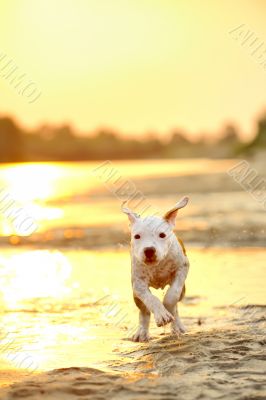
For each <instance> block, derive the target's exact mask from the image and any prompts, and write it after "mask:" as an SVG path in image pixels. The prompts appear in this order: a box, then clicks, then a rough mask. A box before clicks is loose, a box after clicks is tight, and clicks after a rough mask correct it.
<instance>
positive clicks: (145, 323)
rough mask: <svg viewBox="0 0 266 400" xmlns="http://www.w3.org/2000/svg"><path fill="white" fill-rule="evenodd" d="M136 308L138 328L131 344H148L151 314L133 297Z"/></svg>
mask: <svg viewBox="0 0 266 400" xmlns="http://www.w3.org/2000/svg"><path fill="white" fill-rule="evenodd" d="M134 301H135V303H136V306H137V307H138V308H139V327H138V330H137V332H136V333H135V334H134V335H133V337H132V340H133V342H148V341H149V338H150V337H149V325H150V316H151V313H150V311H149V310H148V309H147V307H146V306H145V304H144V303H143V302H142V301H141V300H140V299H138V298H137V297H134Z"/></svg>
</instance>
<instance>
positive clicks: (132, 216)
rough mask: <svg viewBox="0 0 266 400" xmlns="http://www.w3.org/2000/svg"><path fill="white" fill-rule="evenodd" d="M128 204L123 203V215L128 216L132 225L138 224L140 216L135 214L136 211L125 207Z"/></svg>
mask: <svg viewBox="0 0 266 400" xmlns="http://www.w3.org/2000/svg"><path fill="white" fill-rule="evenodd" d="M126 202H127V200H126V201H123V203H122V205H121V210H122V211H123V213H125V214H127V216H128V219H129V222H130V223H131V224H134V222H136V220H137V219H138V218H139V215H138V214H136V213H134V211H132V210H130V209H129V208H127V207H125V206H124V204H125V203H126Z"/></svg>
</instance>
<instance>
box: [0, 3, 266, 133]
mask: <svg viewBox="0 0 266 400" xmlns="http://www.w3.org/2000/svg"><path fill="white" fill-rule="evenodd" d="M265 7H266V5H265V2H263V1H258V2H256V6H254V5H253V3H252V2H251V3H247V2H241V1H235V2H233V3H231V2H229V1H224V2H220V3H219V4H218V3H217V2H213V1H210V0H207V1H204V2H197V1H195V0H192V1H189V2H187V1H184V0H182V1H178V2H175V1H167V2H165V1H162V0H156V1H153V2H149V1H128V2H124V1H121V0H113V1H107V0H103V1H96V0H89V1H85V0H78V1H75V2H72V1H70V0H57V1H56V2H54V1H52V0H48V1H41V0H14V1H12V2H6V3H5V4H3V5H2V6H1V24H0V33H1V38H2V40H1V48H0V50H1V53H2V52H4V53H6V54H8V55H9V57H10V58H12V59H14V61H15V62H16V64H17V65H18V66H19V68H20V70H22V71H23V72H25V73H26V74H27V76H29V78H31V79H32V80H33V81H34V82H36V84H38V87H39V88H40V90H41V91H42V95H41V97H40V98H39V100H38V101H36V103H35V104H32V105H30V104H27V103H24V101H23V99H22V98H21V97H20V96H18V95H17V94H16V93H15V92H12V88H10V87H9V86H8V85H7V83H6V82H5V81H4V80H1V81H0V88H1V92H2V98H3V99H4V102H2V108H1V112H2V113H4V112H7V113H9V114H14V115H16V117H17V118H19V120H21V122H22V123H24V124H25V126H32V127H33V126H36V125H38V124H40V123H42V122H44V121H49V122H54V123H61V122H64V121H68V122H70V123H73V124H74V126H76V127H77V128H78V129H80V130H81V131H82V132H84V133H86V132H89V131H94V130H95V129H96V128H98V127H101V126H110V127H111V128H113V129H116V130H118V131H120V132H121V133H122V134H131V135H133V134H143V133H148V132H158V133H159V134H161V135H166V134H167V133H169V131H171V130H172V129H174V128H176V127H177V128H181V129H185V130H187V131H188V133H189V134H190V135H192V136H193V135H196V134H202V133H212V134H214V132H215V131H217V130H219V129H220V127H221V125H223V124H224V123H226V122H228V121H232V122H235V123H236V124H237V125H238V126H239V127H240V129H241V131H242V132H243V133H244V134H246V135H247V136H250V135H252V133H253V131H252V129H253V122H254V118H255V117H257V114H258V113H259V112H261V111H262V110H263V108H264V107H265V90H264V87H265V79H266V75H265V71H263V69H262V68H260V66H259V65H258V64H257V63H256V61H255V60H254V59H252V57H250V55H249V54H248V53H247V52H246V51H245V49H244V48H241V46H240V45H239V44H238V43H237V42H236V41H235V40H234V39H233V38H232V37H230V35H229V31H231V30H232V29H234V28H236V27H237V26H239V25H240V24H246V26H247V29H250V30H251V31H254V35H257V36H258V38H260V39H261V40H262V41H263V40H264V41H265V38H266V29H265V23H264V22H265V21H264V16H265V11H266V8H265ZM247 17H248V18H247ZM199 78H200V79H199ZM242 90H244V93H243V91H242Z"/></svg>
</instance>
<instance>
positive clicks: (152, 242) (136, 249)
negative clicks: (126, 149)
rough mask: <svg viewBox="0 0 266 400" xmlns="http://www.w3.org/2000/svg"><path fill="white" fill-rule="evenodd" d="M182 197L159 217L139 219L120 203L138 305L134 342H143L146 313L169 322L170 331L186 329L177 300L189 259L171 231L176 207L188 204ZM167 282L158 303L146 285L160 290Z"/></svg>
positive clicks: (160, 321) (146, 333) (159, 321)
mask: <svg viewBox="0 0 266 400" xmlns="http://www.w3.org/2000/svg"><path fill="white" fill-rule="evenodd" d="M188 200H189V199H188V197H183V198H182V199H181V200H180V201H179V202H178V203H177V204H176V205H175V206H174V207H173V208H172V209H171V210H169V211H168V212H167V213H166V214H165V215H164V216H163V217H162V218H160V217H157V216H148V217H144V218H141V217H140V216H139V215H137V214H136V213H135V212H133V211H132V210H130V209H129V208H127V207H126V206H125V203H126V201H125V202H124V203H123V204H122V206H121V209H122V211H123V212H124V213H125V214H127V216H128V219H129V222H130V229H131V282H132V289H133V297H134V301H135V304H136V306H137V307H138V308H139V327H138V330H137V332H136V333H135V334H134V336H133V337H132V340H133V341H134V342H147V341H149V339H150V336H149V323H150V315H151V313H153V315H154V318H155V322H156V324H157V326H164V325H166V324H168V323H170V322H171V332H172V334H175V335H180V334H181V333H184V332H185V331H186V329H185V327H184V325H183V324H182V322H181V320H180V318H179V314H178V307H177V303H178V302H179V301H180V300H182V298H183V296H184V294H185V280H186V277H187V274H188V270H189V261H188V258H187V255H186V250H185V247H184V245H183V242H182V241H181V239H177V237H176V236H175V234H174V232H173V228H174V226H175V220H176V215H177V212H178V210H179V209H181V208H183V207H185V206H186V205H187V203H188ZM167 285H169V288H168V289H167V292H166V294H165V296H164V299H163V302H161V301H160V300H159V299H158V298H157V297H156V296H154V295H153V294H152V293H151V291H150V287H152V288H155V289H159V288H161V289H164V288H165V286H167Z"/></svg>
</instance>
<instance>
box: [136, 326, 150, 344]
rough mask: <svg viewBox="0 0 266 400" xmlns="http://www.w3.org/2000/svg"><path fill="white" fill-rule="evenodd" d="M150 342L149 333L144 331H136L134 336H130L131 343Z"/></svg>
mask: <svg viewBox="0 0 266 400" xmlns="http://www.w3.org/2000/svg"><path fill="white" fill-rule="evenodd" d="M149 340H150V336H149V332H147V331H145V330H144V329H138V330H137V332H136V333H135V335H133V336H132V341H133V342H148V341H149Z"/></svg>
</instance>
